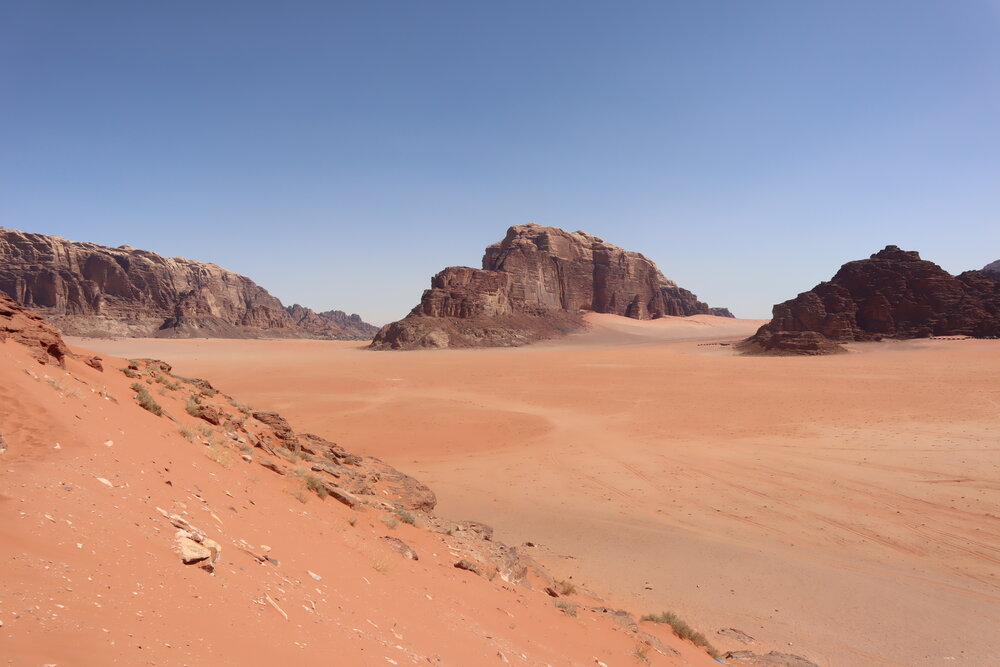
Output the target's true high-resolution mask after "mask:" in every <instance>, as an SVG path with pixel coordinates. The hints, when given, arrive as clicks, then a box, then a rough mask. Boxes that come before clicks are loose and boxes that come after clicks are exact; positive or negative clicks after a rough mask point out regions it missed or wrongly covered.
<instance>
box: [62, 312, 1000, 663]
mask: <svg viewBox="0 0 1000 667" xmlns="http://www.w3.org/2000/svg"><path fill="white" fill-rule="evenodd" d="M588 317H589V321H590V323H591V325H592V329H591V331H589V332H587V333H583V334H577V335H574V336H571V337H569V338H567V339H563V340H560V341H551V342H547V343H544V344H540V345H536V346H531V347H526V348H516V349H488V350H445V351H419V352H373V351H369V350H364V349H362V347H361V345H359V344H357V343H340V342H323V341H227V340H183V341H176V340H118V341H94V340H76V341H71V342H73V343H74V344H77V345H81V346H84V347H87V348H92V349H96V350H98V351H101V352H105V353H110V354H114V355H117V356H121V357H137V356H143V357H155V358H161V359H165V360H167V361H169V362H171V363H172V364H174V366H175V371H177V372H178V373H181V374H188V375H195V376H200V377H208V378H211V379H212V381H213V382H214V383H215V384H216V385H217V386H218V387H219V388H220V389H222V390H223V391H226V392H228V393H232V394H235V395H237V396H239V397H240V398H241V400H244V401H248V402H250V403H252V404H253V405H254V406H255V407H258V408H266V409H274V410H278V411H280V412H281V413H283V414H284V415H285V416H286V417H288V418H289V420H290V421H291V422H292V424H293V426H295V428H296V429H301V430H308V431H315V432H318V433H322V434H325V435H327V437H329V438H331V439H333V440H336V441H338V442H339V443H340V444H341V445H343V446H344V447H346V448H347V449H348V450H351V451H357V452H359V453H364V454H370V455H374V456H378V457H380V458H383V459H385V460H387V461H390V462H391V463H392V464H393V465H395V466H396V467H398V468H400V469H401V470H403V471H404V472H407V473H409V474H412V475H414V476H416V477H418V478H419V479H421V480H422V481H424V482H426V483H427V484H429V485H430V486H431V487H432V488H433V489H434V490H435V491H436V492H437V494H438V498H439V507H438V512H439V514H441V515H444V516H448V517H452V518H456V519H460V518H472V519H477V520H481V521H485V522H487V523H489V524H491V525H493V526H494V527H495V528H496V530H497V535H498V538H499V539H502V540H504V541H506V542H509V543H512V544H518V543H522V542H526V541H531V542H532V543H535V544H537V546H536V547H532V549H533V553H534V555H535V556H536V557H538V558H539V559H540V560H542V561H543V562H544V563H546V564H547V565H548V566H549V567H550V568H551V569H552V570H553V572H554V574H556V576H557V577H565V578H570V577H572V581H574V582H576V583H577V584H578V585H580V586H582V587H585V588H587V589H590V590H592V591H594V592H595V593H597V594H599V595H601V596H604V597H605V598H606V599H607V600H609V601H610V602H613V603H615V604H618V605H621V606H626V607H628V608H630V609H632V610H634V611H637V612H639V613H643V612H646V611H649V612H659V611H662V610H672V611H675V612H677V613H678V614H680V615H681V616H683V617H684V618H685V619H686V620H688V621H689V622H690V623H691V624H692V625H693V626H695V627H697V628H698V629H700V630H702V631H703V632H705V634H706V635H709V637H710V638H711V639H712V641H713V643H715V645H716V646H717V647H718V648H721V649H724V650H725V649H732V650H738V649H744V648H751V649H752V650H754V651H758V652H766V651H767V650H771V649H778V650H782V651H785V652H788V653H796V654H800V655H803V656H806V657H808V658H810V659H812V660H813V661H815V662H817V663H819V664H822V665H878V664H886V665H938V664H951V661H955V662H956V663H958V664H968V665H991V664H996V656H997V655H1000V635H998V633H997V632H996V628H997V627H1000V586H998V573H1000V482H998V480H1000V444H998V443H1000V427H998V424H1000V382H997V379H996V378H997V377H998V372H1000V342H997V341H974V340H967V341H937V340H921V341H909V342H886V343H869V344H854V345H850V346H848V347H849V351H850V352H851V354H845V355H836V356H830V357H814V358H761V357H741V356H737V355H736V354H735V353H734V352H733V350H732V348H731V347H728V346H723V345H718V344H710V343H719V342H731V341H735V340H737V339H739V338H740V337H742V336H746V335H748V334H750V333H752V332H753V331H754V330H755V328H756V327H757V326H759V324H760V322H755V321H747V320H728V319H725V318H714V317H709V316H697V317H693V318H683V319H681V318H664V319H662V320H657V321H652V322H636V321H632V320H625V319H622V318H617V317H614V316H588ZM722 628H738V629H739V630H742V631H743V632H744V633H746V634H748V635H750V636H752V637H754V638H755V639H756V642H755V643H754V644H753V645H751V646H749V647H747V646H745V645H743V644H740V643H738V642H736V641H735V640H732V639H729V638H727V637H724V636H720V635H717V634H716V631H717V630H718V629H722Z"/></svg>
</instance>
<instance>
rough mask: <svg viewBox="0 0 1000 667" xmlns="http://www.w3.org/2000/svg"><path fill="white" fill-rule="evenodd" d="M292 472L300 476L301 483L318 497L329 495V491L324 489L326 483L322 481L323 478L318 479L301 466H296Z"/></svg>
mask: <svg viewBox="0 0 1000 667" xmlns="http://www.w3.org/2000/svg"><path fill="white" fill-rule="evenodd" d="M292 474H294V475H295V476H296V477H301V478H302V483H303V484H304V485H305V487H306V488H307V489H308V490H310V491H312V492H313V493H315V494H316V495H317V496H319V497H320V498H326V497H327V496H328V495H330V492H329V491H327V490H326V484H325V483H324V482H323V480H322V479H320V478H319V477H318V476H316V475H314V474H312V473H311V472H308V471H306V470H303V469H302V468H296V469H295V471H294V472H293V473H292Z"/></svg>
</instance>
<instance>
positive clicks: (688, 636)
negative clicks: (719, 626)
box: [639, 611, 719, 658]
mask: <svg viewBox="0 0 1000 667" xmlns="http://www.w3.org/2000/svg"><path fill="white" fill-rule="evenodd" d="M639 620H640V621H650V622H651V623H664V624H666V625H669V626H670V627H671V629H673V631H674V634H675V635H677V636H678V637H680V638H681V639H684V640H686V641H689V642H691V643H692V644H694V645H695V646H700V647H702V648H703V649H705V650H706V651H708V654H709V655H710V656H712V657H713V658H717V657H718V656H719V652H718V651H716V650H715V647H714V646H712V644H711V643H710V642H709V641H708V638H707V637H705V635H703V634H702V633H700V632H698V631H697V630H695V629H694V628H692V627H691V626H690V625H688V624H687V622H686V621H684V619H682V618H680V617H679V616H678V615H677V614H675V613H674V612H672V611H665V612H662V613H660V614H646V615H645V616H643V617H642V618H640V619H639Z"/></svg>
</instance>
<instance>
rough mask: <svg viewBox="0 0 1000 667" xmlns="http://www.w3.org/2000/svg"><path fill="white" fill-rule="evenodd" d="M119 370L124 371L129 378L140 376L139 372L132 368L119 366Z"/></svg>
mask: <svg viewBox="0 0 1000 667" xmlns="http://www.w3.org/2000/svg"><path fill="white" fill-rule="evenodd" d="M118 370H120V371H121V372H122V373H124V374H125V377H127V378H131V379H133V380H134V379H135V378H137V377H139V374H138V373H136V372H135V371H134V370H132V369H131V368H119V369H118Z"/></svg>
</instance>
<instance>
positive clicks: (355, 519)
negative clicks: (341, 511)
mask: <svg viewBox="0 0 1000 667" xmlns="http://www.w3.org/2000/svg"><path fill="white" fill-rule="evenodd" d="M357 522H358V517H356V516H349V517H347V523H349V524H351V525H352V526H353V525H354V524H356V523H357Z"/></svg>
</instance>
